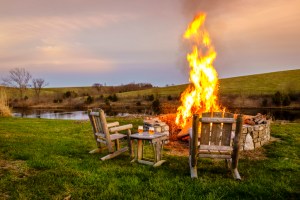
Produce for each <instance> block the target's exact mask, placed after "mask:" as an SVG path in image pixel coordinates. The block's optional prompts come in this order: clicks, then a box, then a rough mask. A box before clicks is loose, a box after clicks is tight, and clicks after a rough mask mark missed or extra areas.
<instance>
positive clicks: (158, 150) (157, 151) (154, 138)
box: [130, 132, 168, 167]
mask: <svg viewBox="0 0 300 200" xmlns="http://www.w3.org/2000/svg"><path fill="white" fill-rule="evenodd" d="M130 140H137V148H135V149H136V151H135V158H134V159H133V160H132V161H131V162H138V163H142V164H146V165H152V166H153V167H158V166H160V165H161V164H163V163H164V162H166V161H165V160H162V159H161V158H162V150H163V145H164V142H165V141H166V140H168V136H167V135H165V134H161V133H154V134H153V135H149V133H148V132H143V133H142V134H138V133H135V134H132V135H130ZM143 140H145V141H150V143H151V145H152V148H153V152H154V161H149V160H145V159H144V157H143Z"/></svg>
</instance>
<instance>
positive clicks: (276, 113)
mask: <svg viewBox="0 0 300 200" xmlns="http://www.w3.org/2000/svg"><path fill="white" fill-rule="evenodd" d="M229 110H230V111H231V112H236V113H243V114H246V115H256V114H257V113H262V114H268V115H269V116H272V118H273V120H289V121H295V120H300V110H284V109H229ZM111 113H113V114H110V115H115V116H116V115H118V116H126V115H129V113H127V112H124V113H122V112H111ZM136 113H137V112H134V111H133V113H131V114H136ZM13 116H14V117H25V118H45V119H70V120H88V115H87V111H86V110H70V109H68V110H66V109H13Z"/></svg>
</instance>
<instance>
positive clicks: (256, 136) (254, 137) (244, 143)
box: [240, 120, 271, 150]
mask: <svg viewBox="0 0 300 200" xmlns="http://www.w3.org/2000/svg"><path fill="white" fill-rule="evenodd" d="M270 137H271V136H270V120H268V121H267V123H266V124H259V125H253V126H251V125H243V129H242V135H241V140H240V144H241V150H253V149H256V148H259V147H261V146H263V145H264V144H265V143H266V142H268V141H269V140H270Z"/></svg>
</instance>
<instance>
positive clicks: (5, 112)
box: [0, 88, 11, 117]
mask: <svg viewBox="0 0 300 200" xmlns="http://www.w3.org/2000/svg"><path fill="white" fill-rule="evenodd" d="M0 116H3V117H8V116H11V111H10V109H9V107H8V101H7V96H6V92H5V91H4V90H3V89H2V88H0Z"/></svg>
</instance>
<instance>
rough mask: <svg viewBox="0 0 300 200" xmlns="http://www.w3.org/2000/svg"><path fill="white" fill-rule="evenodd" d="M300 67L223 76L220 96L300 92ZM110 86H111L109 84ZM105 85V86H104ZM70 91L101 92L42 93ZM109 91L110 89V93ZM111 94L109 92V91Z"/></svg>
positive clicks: (163, 90) (177, 89)
mask: <svg viewBox="0 0 300 200" xmlns="http://www.w3.org/2000/svg"><path fill="white" fill-rule="evenodd" d="M299 79H300V69H299V70H289V71H280V72H272V73H265V74H256V75H249V76H240V77H233V78H225V79H220V89H219V90H220V95H229V94H230V95H272V94H274V93H275V92H276V91H280V92H288V91H289V90H290V91H293V92H296V93H299V92H300V84H299ZM107 87H108V86H107ZM186 87H187V84H183V85H176V86H168V87H154V88H151V89H147V90H140V91H131V92H122V93H117V95H118V97H120V98H138V97H140V96H145V95H151V94H153V95H155V96H159V97H166V96H168V95H171V96H179V95H180V93H181V92H182V91H184V90H185V88H186ZM104 88H105V86H104ZM67 91H74V92H76V93H78V94H90V95H93V94H97V91H96V90H95V88H92V87H68V88H44V89H43V90H42V93H41V95H44V96H53V95H57V94H62V93H65V92H67ZM16 92H17V91H16V90H14V89H10V90H8V91H7V93H8V96H9V97H15V96H17V94H16ZM106 93H107V92H106ZM108 93H109V92H108ZM27 96H28V97H33V96H34V92H33V91H32V90H31V89H29V90H28V91H27Z"/></svg>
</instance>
